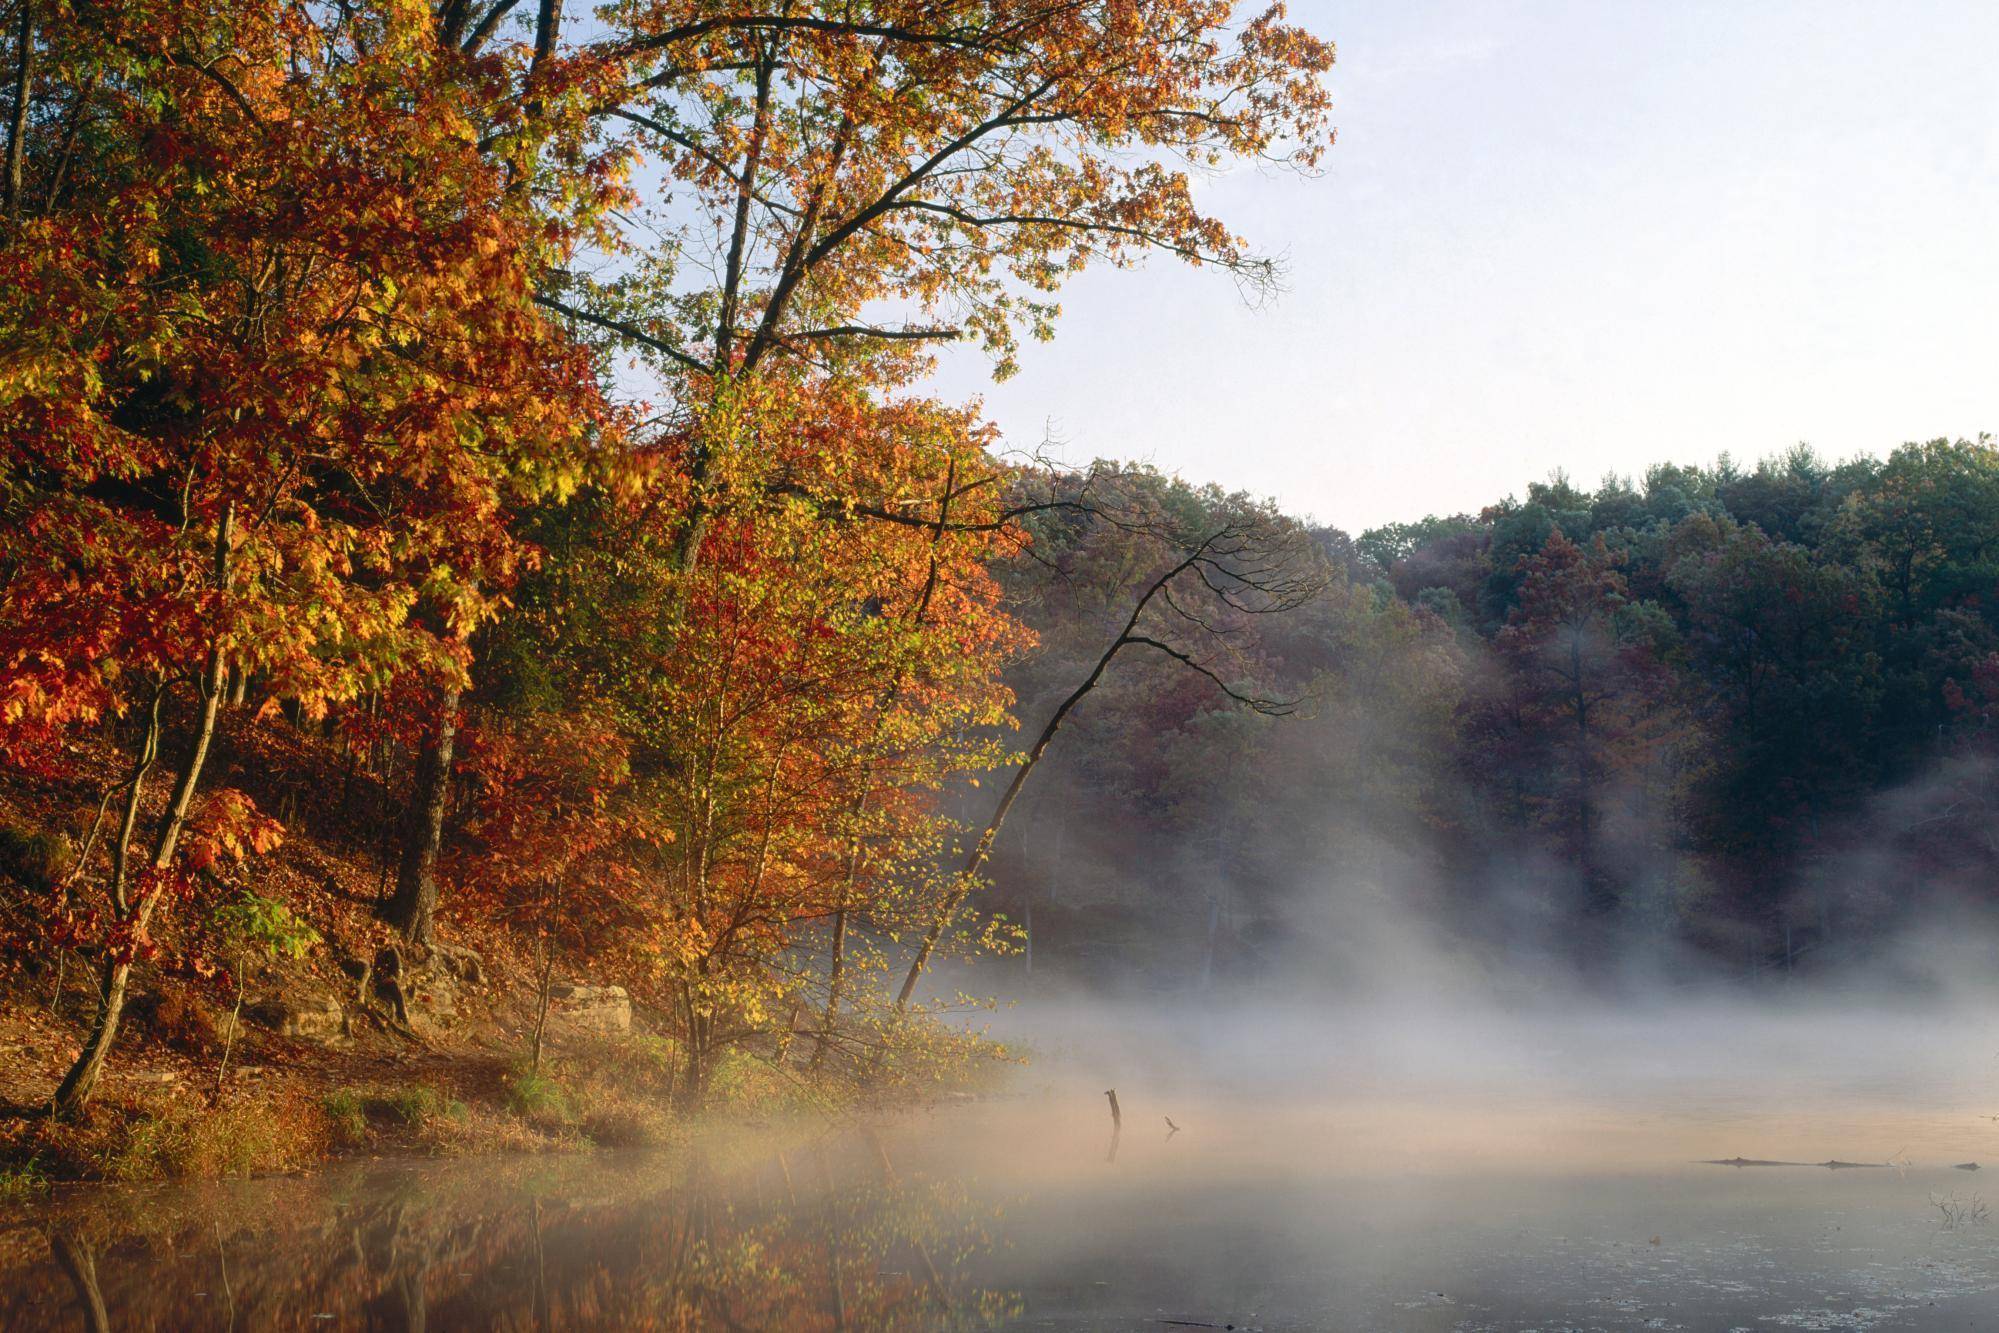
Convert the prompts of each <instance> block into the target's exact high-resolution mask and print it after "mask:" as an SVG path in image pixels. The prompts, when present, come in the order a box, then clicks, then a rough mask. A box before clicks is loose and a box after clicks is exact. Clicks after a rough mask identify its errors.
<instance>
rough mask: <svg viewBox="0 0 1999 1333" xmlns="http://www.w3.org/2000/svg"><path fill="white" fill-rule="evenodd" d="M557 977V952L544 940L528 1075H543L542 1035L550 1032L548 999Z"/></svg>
mask: <svg viewBox="0 0 1999 1333" xmlns="http://www.w3.org/2000/svg"><path fill="white" fill-rule="evenodd" d="M554 977H555V950H553V949H551V948H549V947H548V941H546V940H543V941H542V946H541V986H540V989H539V990H538V991H537V993H536V996H535V1000H536V1003H535V1011H534V1044H533V1045H532V1046H531V1047H530V1048H529V1051H528V1073H530V1074H539V1073H541V1040H542V1034H543V1033H545V1032H547V1031H548V998H549V992H550V990H552V989H553V987H552V985H551V983H552V981H553V979H554Z"/></svg>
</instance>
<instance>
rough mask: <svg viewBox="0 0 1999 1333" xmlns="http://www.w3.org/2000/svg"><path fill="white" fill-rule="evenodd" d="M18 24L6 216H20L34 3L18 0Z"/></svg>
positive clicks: (32, 64) (32, 73) (32, 83)
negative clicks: (19, 6)
mask: <svg viewBox="0 0 1999 1333" xmlns="http://www.w3.org/2000/svg"><path fill="white" fill-rule="evenodd" d="M20 4H21V26H20V28H19V30H18V32H17V33H16V35H15V41H16V42H17V43H18V50H17V51H16V52H15V58H14V118H13V122H12V123H11V124H10V125H9V126H8V127H7V181H6V187H5V188H6V198H5V199H4V200H0V203H4V205H5V207H6V210H7V216H8V217H10V218H12V217H19V216H20V215H21V195H22V188H23V187H22V165H23V163H24V161H25V160H26V158H27V151H28V97H29V94H31V93H32V92H33V91H34V86H35V3H34V0H20Z"/></svg>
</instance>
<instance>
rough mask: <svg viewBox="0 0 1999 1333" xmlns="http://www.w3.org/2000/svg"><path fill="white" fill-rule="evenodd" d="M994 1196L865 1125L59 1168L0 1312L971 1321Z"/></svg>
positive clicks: (334, 1324)
mask: <svg viewBox="0 0 1999 1333" xmlns="http://www.w3.org/2000/svg"><path fill="white" fill-rule="evenodd" d="M997 1217H998V1214H997V1210H996V1209H994V1208H993V1207H992V1206H991V1205H989V1204H981V1203H975V1202H974V1201H973V1200H972V1199H971V1197H970V1196H969V1195H968V1194H967V1192H966V1191H965V1190H964V1188H963V1187H962V1186H961V1185H959V1184H958V1183H956V1182H937V1181H928V1180H922V1179H918V1178H915V1177H912V1176H908V1175H905V1174H902V1173H899V1172H898V1171H897V1170H896V1169H895V1166H894V1164H893V1161H892V1159H891V1155H890V1153H889V1151H888V1148H887V1147H886V1146H885V1145H884V1144H883V1142H882V1141H881V1139H880V1138H878V1137H877V1136H876V1135H874V1134H873V1133H872V1132H871V1131H863V1132H861V1133H858V1134H855V1133H849V1134H844V1135H842V1136H839V1137H837V1138H832V1139H827V1140H822V1141H819V1142H816V1143H805V1144H798V1145H793V1146H792V1147H791V1148H790V1149H789V1150H787V1151H782V1152H776V1153H771V1152H769V1151H768V1150H767V1149H766V1150H764V1151H763V1153H762V1156H761V1158H760V1159H758V1158H751V1157H748V1156H747V1155H746V1154H744V1153H741V1152H737V1153H730V1154H723V1155H712V1154H701V1153H693V1154H688V1155H685V1156H679V1157H673V1158H663V1157H659V1156H622V1155H620V1156H613V1157H608V1158H607V1157H604V1156H601V1155H599V1156H592V1157H587V1158H576V1159H553V1158H538V1159H513V1160H508V1161H503V1162H482V1163H478V1164H476V1165H475V1164H457V1165H438V1164H409V1165H398V1166H376V1167H373V1168H368V1169H358V1170H353V1171H348V1172H336V1173H331V1174H329V1175H327V1176H324V1177H320V1178H316V1179H285V1180H265V1181H254V1182H246V1183H242V1184H238V1185H234V1186H222V1185H212V1186H203V1187H194V1188H188V1189H177V1190H158V1191H129V1190H112V1189H92V1190H78V1191H74V1192H71V1193H69V1194H67V1195H66V1196H64V1197H62V1198H60V1199H58V1200H57V1201H56V1202H55V1203H53V1204H51V1205H49V1206H48V1207H46V1208H43V1209H41V1210H39V1211H38V1212H36V1213H31V1214H17V1215H16V1216H14V1217H12V1218H11V1219H9V1221H10V1222H11V1225H10V1226H8V1228H7V1229H6V1230H5V1232H4V1234H0V1327H6V1328H39V1327H49V1326H56V1325H63V1324H67V1325H70V1326H72V1327H74V1326H77V1325H78V1324H80V1325H81V1326H82V1327H83V1328H86V1329H119V1328H216V1329H238V1328H241V1329H251V1328H267V1327H275V1326H284V1327H294V1326H299V1327H330V1328H353V1327H362V1328H369V1329H383V1330H394V1329H407V1330H422V1329H444V1328H496V1329H522V1330H527V1329H534V1330H540V1329H597V1328H618V1329H692V1328H726V1329H773V1330H778V1329H801V1330H820V1329H824V1330H835V1331H836V1333H844V1331H845V1330H857V1331H858V1330H889V1329H978V1328H989V1327H993V1326H995V1325H996V1324H998V1323H1000V1322H1002V1321H1003V1320H1004V1319H1006V1318H1007V1317H1009V1316H1010V1315H1012V1314H1014V1313H1017V1312H1018V1309H1019V1304H1018V1302H1017V1301H1016V1300H1015V1299H1014V1298H1012V1297H1010V1296H1008V1295H1005V1294H1003V1293H997V1292H992V1291H987V1290H984V1289H981V1288H980V1287H978V1286H976V1285H975V1284H974V1283H973V1282H972V1281H971V1280H970V1278H969V1277H968V1273H969V1270H970V1267H971V1261H972V1260H973V1259H975V1258H976V1257H977V1256H978V1255H980V1254H982V1253H984V1252H985V1251H987V1250H989V1249H990V1248H991V1246H992V1243H993V1241H992V1232H991V1224H993V1223H995V1222H996V1221H997Z"/></svg>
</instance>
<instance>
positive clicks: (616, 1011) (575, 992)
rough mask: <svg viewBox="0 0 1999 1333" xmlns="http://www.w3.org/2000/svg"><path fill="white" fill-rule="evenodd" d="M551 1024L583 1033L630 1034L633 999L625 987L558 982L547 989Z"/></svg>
mask: <svg viewBox="0 0 1999 1333" xmlns="http://www.w3.org/2000/svg"><path fill="white" fill-rule="evenodd" d="M548 1021H549V1023H550V1024H551V1025H559V1026H561V1027H565V1028H570V1029H573V1030H575V1031H581V1032H630V1031H631V1030H632V997H631V996H630V995H628V994H626V993H625V988H624V987H623V986H588V985H585V984H583V983H582V982H578V981H558V982H556V983H555V984H554V985H552V986H550V987H549V988H548Z"/></svg>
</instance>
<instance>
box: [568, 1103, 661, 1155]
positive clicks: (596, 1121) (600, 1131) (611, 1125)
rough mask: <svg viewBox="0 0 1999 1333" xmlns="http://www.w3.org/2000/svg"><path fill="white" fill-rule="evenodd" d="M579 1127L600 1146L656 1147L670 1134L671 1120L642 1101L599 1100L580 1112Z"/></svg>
mask: <svg viewBox="0 0 1999 1333" xmlns="http://www.w3.org/2000/svg"><path fill="white" fill-rule="evenodd" d="M581 1128H582V1130H583V1137H584V1138H587V1139H589V1140H590V1141H591V1142H592V1143H594V1144H596V1145H597V1146H598V1147H600V1148H657V1147H659V1146H661V1145H662V1144H664V1143H666V1142H667V1141H668V1140H669V1139H670V1138H671V1137H672V1122H671V1121H669V1120H668V1119H667V1117H666V1116H665V1115H663V1114H662V1113H661V1112H660V1111H659V1110H658V1109H657V1108H656V1107H653V1106H649V1105H646V1104H645V1103H642V1102H630V1101H605V1102H601V1103H599V1104H597V1105H594V1106H592V1107H591V1108H590V1109H589V1110H587V1111H585V1112H584V1113H583V1121H582V1125H581Z"/></svg>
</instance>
